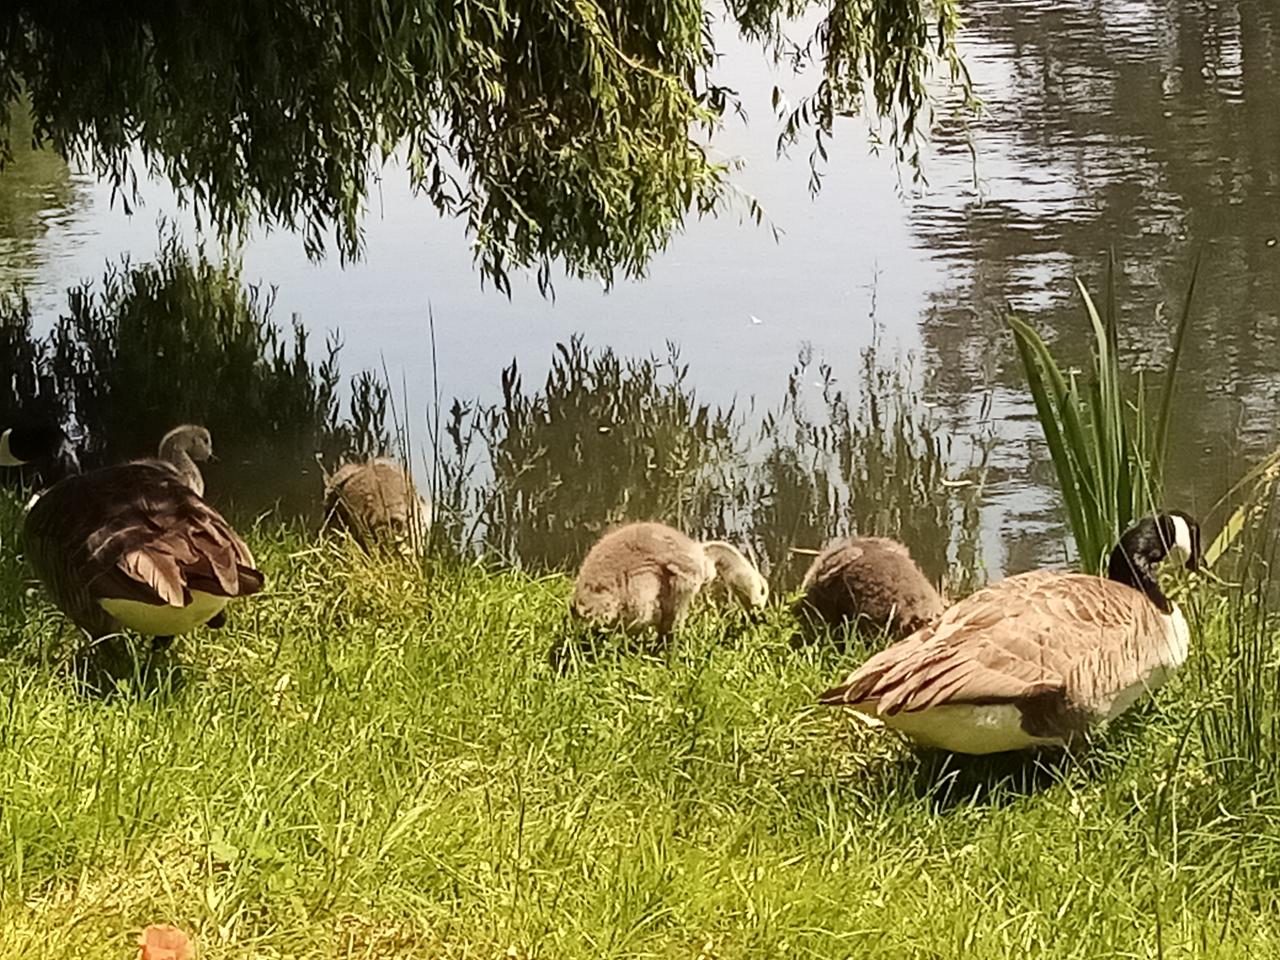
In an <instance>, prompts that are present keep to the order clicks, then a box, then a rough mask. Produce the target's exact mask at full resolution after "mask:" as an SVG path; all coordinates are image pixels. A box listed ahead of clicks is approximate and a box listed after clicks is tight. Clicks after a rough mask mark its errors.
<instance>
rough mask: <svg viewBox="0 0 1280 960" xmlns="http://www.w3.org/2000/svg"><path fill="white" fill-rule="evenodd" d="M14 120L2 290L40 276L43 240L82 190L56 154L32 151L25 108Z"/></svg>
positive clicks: (4, 193)
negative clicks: (40, 241)
mask: <svg viewBox="0 0 1280 960" xmlns="http://www.w3.org/2000/svg"><path fill="white" fill-rule="evenodd" d="M9 117H10V124H11V128H10V138H9V139H10V143H11V144H12V150H13V158H12V159H11V160H10V161H9V162H8V163H6V164H5V166H4V170H3V173H0V289H8V288H10V287H11V286H12V285H13V284H15V283H28V282H30V281H31V280H33V279H34V278H35V277H36V275H37V273H38V272H39V269H40V266H41V262H42V259H43V258H42V257H41V255H40V245H39V240H40V239H41V238H42V237H43V236H44V234H45V233H46V231H47V230H48V229H49V227H50V226H51V225H53V224H56V223H60V222H62V221H63V220H64V219H65V217H66V214H67V210H68V209H69V208H70V207H71V205H72V203H73V199H74V197H75V194H76V189H77V188H76V186H75V184H74V182H73V181H72V178H71V173H70V171H69V170H68V168H67V165H66V163H65V162H64V161H63V160H62V159H61V158H60V157H59V156H58V155H57V154H55V153H53V152H52V151H49V150H39V149H33V148H32V146H31V118H30V117H29V116H28V115H27V112H26V110H25V109H21V108H15V109H12V110H11V111H10V114H9Z"/></svg>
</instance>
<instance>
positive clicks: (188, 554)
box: [0, 428, 263, 650]
mask: <svg viewBox="0 0 1280 960" xmlns="http://www.w3.org/2000/svg"><path fill="white" fill-rule="evenodd" d="M206 436H207V434H206ZM62 442H65V438H63V437H62V434H61V432H60V431H44V432H39V433H30V434H29V433H27V432H25V431H22V430H19V429H17V428H14V429H11V430H8V431H5V433H4V434H2V435H0V451H7V452H8V460H7V461H4V460H0V463H7V465H15V464H16V463H22V462H26V461H25V460H22V459H19V454H17V453H15V451H21V454H20V455H21V457H24V458H28V459H37V458H38V457H40V456H41V454H43V455H46V456H47V455H49V454H52V453H54V452H56V450H57V446H58V444H59V443H62ZM169 449H170V450H172V449H173V447H170V448H169ZM182 467H183V464H181V463H165V462H160V461H156V460H138V461H133V462H130V463H123V464H118V465H116V466H110V467H103V468H101V469H98V470H91V471H89V472H88V473H83V474H79V475H74V476H70V477H67V478H65V479H63V480H60V481H58V482H57V483H55V484H54V485H53V486H51V487H49V488H48V489H47V490H45V491H44V492H43V493H42V494H40V495H39V496H38V497H37V498H36V499H35V501H34V503H33V504H32V505H31V507H30V510H29V511H28V513H27V518H26V522H25V524H24V526H23V537H24V540H25V544H26V554H27V559H28V562H29V563H30V564H31V567H32V569H33V570H34V571H35V574H36V576H37V577H38V578H39V579H40V581H41V582H42V583H43V584H44V586H45V589H46V590H48V592H49V595H50V596H51V597H52V598H53V601H54V603H56V604H57V605H58V607H59V608H60V609H61V610H62V612H63V613H65V614H66V615H67V616H68V617H69V618H70V619H71V621H72V622H73V623H75V625H76V626H78V627H80V629H82V630H84V631H85V632H86V633H88V634H89V636H90V638H91V639H92V640H95V641H96V640H99V639H101V638H103V637H105V636H107V635H109V634H113V633H118V632H119V631H121V630H122V629H130V630H134V631H136V632H138V633H141V634H145V635H148V636H151V637H152V638H153V640H152V648H153V650H163V649H164V648H165V647H167V646H168V645H169V643H170V642H171V641H172V639H173V637H174V636H176V635H178V634H182V633H187V632H188V631H190V630H193V629H194V628H195V627H197V626H200V625H201V624H205V623H208V624H210V625H211V626H220V625H221V624H222V622H223V620H224V614H223V612H222V611H223V608H224V607H225V606H226V605H227V603H228V601H230V600H231V599H233V598H235V597H243V596H248V595H249V594H252V593H257V592H258V591H259V590H261V589H262V586H263V575H262V573H261V572H260V571H259V570H257V569H255V567H254V562H253V555H252V554H251V553H250V552H249V548H248V547H247V546H246V545H245V543H244V541H243V540H241V539H240V537H239V536H238V535H237V534H236V532H235V531H234V530H232V529H231V526H230V524H228V523H227V521H226V520H224V519H223V517H222V516H221V514H219V513H218V512H217V511H216V510H214V509H213V507H211V506H209V504H207V503H205V501H204V500H203V499H201V497H200V496H199V495H198V494H197V493H195V491H194V490H193V489H192V488H191V486H189V482H190V481H189V478H188V479H186V480H184V479H183V478H182V473H183V470H182Z"/></svg>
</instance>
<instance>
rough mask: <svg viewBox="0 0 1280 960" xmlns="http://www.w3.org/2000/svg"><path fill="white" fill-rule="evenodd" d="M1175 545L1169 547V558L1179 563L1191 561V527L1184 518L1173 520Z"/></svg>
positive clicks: (1177, 517)
mask: <svg viewBox="0 0 1280 960" xmlns="http://www.w3.org/2000/svg"><path fill="white" fill-rule="evenodd" d="M1172 519H1173V544H1172V545H1171V546H1170V547H1169V558H1170V559H1173V560H1177V561H1178V562H1179V563H1186V561H1188V560H1190V559H1191V527H1190V525H1189V524H1188V523H1187V521H1186V520H1183V519H1182V517H1179V516H1177V515H1175V516H1174V517H1173V518H1172Z"/></svg>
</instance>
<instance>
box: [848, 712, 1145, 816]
mask: <svg viewBox="0 0 1280 960" xmlns="http://www.w3.org/2000/svg"><path fill="white" fill-rule="evenodd" d="M1149 712H1151V711H1150V708H1149V707H1148V708H1145V709H1136V710H1133V711H1130V713H1129V714H1127V715H1126V716H1125V717H1124V718H1123V719H1122V720H1120V721H1118V722H1115V723H1112V724H1110V725H1109V726H1108V728H1107V730H1106V733H1105V736H1099V737H1098V738H1096V739H1094V740H1092V741H1089V742H1082V743H1079V744H1076V745H1073V746H1072V747H1071V748H1070V749H1067V748H1046V749H1042V750H1039V751H1030V750H1024V751H1010V752H1007V753H993V754H987V755H977V756H974V755H968V754H961V753H951V752H948V751H946V750H936V749H932V748H921V747H908V748H907V749H903V750H901V751H895V752H894V753H893V754H892V755H889V756H884V757H880V758H877V759H876V760H874V761H873V762H871V763H869V764H867V765H866V766H864V767H863V768H862V770H861V771H860V773H858V774H855V775H852V776H850V777H848V779H849V780H850V781H851V782H853V781H861V783H862V786H863V788H865V787H866V786H867V781H868V779H869V780H871V781H874V782H875V783H876V784H877V785H878V786H879V788H880V789H883V790H885V791H888V792H893V791H898V790H904V791H906V792H908V793H910V794H911V795H912V796H914V797H915V798H916V799H917V800H925V801H927V802H928V805H929V808H930V809H931V810H932V811H933V812H934V813H938V814H945V813H947V812H948V811H951V810H954V809H957V808H974V807H1004V806H1008V805H1010V804H1013V803H1016V802H1018V801H1019V800H1023V799H1025V798H1027V797H1031V796H1034V795H1036V794H1038V793H1041V792H1042V791H1045V790H1048V789H1050V788H1052V787H1054V786H1057V785H1059V784H1062V783H1066V782H1070V781H1077V782H1079V781H1081V780H1084V781H1097V780H1102V779H1106V778H1108V777H1111V776H1113V775H1115V773H1116V770H1117V768H1118V767H1119V766H1120V765H1121V764H1122V763H1123V761H1124V759H1125V757H1126V756H1127V755H1128V753H1129V751H1130V749H1131V747H1132V746H1133V743H1134V742H1135V741H1136V740H1137V739H1139V738H1140V737H1142V736H1143V735H1144V731H1145V729H1146V727H1147V724H1146V723H1145V722H1144V715H1145V714H1148V713H1149Z"/></svg>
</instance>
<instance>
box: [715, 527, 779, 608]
mask: <svg viewBox="0 0 1280 960" xmlns="http://www.w3.org/2000/svg"><path fill="white" fill-rule="evenodd" d="M702 549H703V552H705V553H706V555H707V559H709V560H710V561H711V562H712V564H714V566H715V575H716V579H717V580H720V581H722V582H723V583H724V585H725V586H726V587H727V588H728V589H729V592H730V593H732V594H733V596H734V598H735V599H736V600H737V601H738V602H739V603H740V604H742V605H743V606H744V607H746V608H747V609H748V610H760V609H762V608H763V607H764V606H765V604H767V603H768V602H769V581H767V580H766V579H765V578H764V577H763V576H762V575H761V574H760V571H759V570H757V569H756V567H755V564H753V563H752V562H751V561H750V560H748V559H747V558H746V557H745V556H743V555H742V551H740V550H739V549H738V548H737V547H735V546H734V545H733V544H731V543H725V542H724V541H723V540H712V541H710V542H708V543H704V544H703V545H702Z"/></svg>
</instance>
